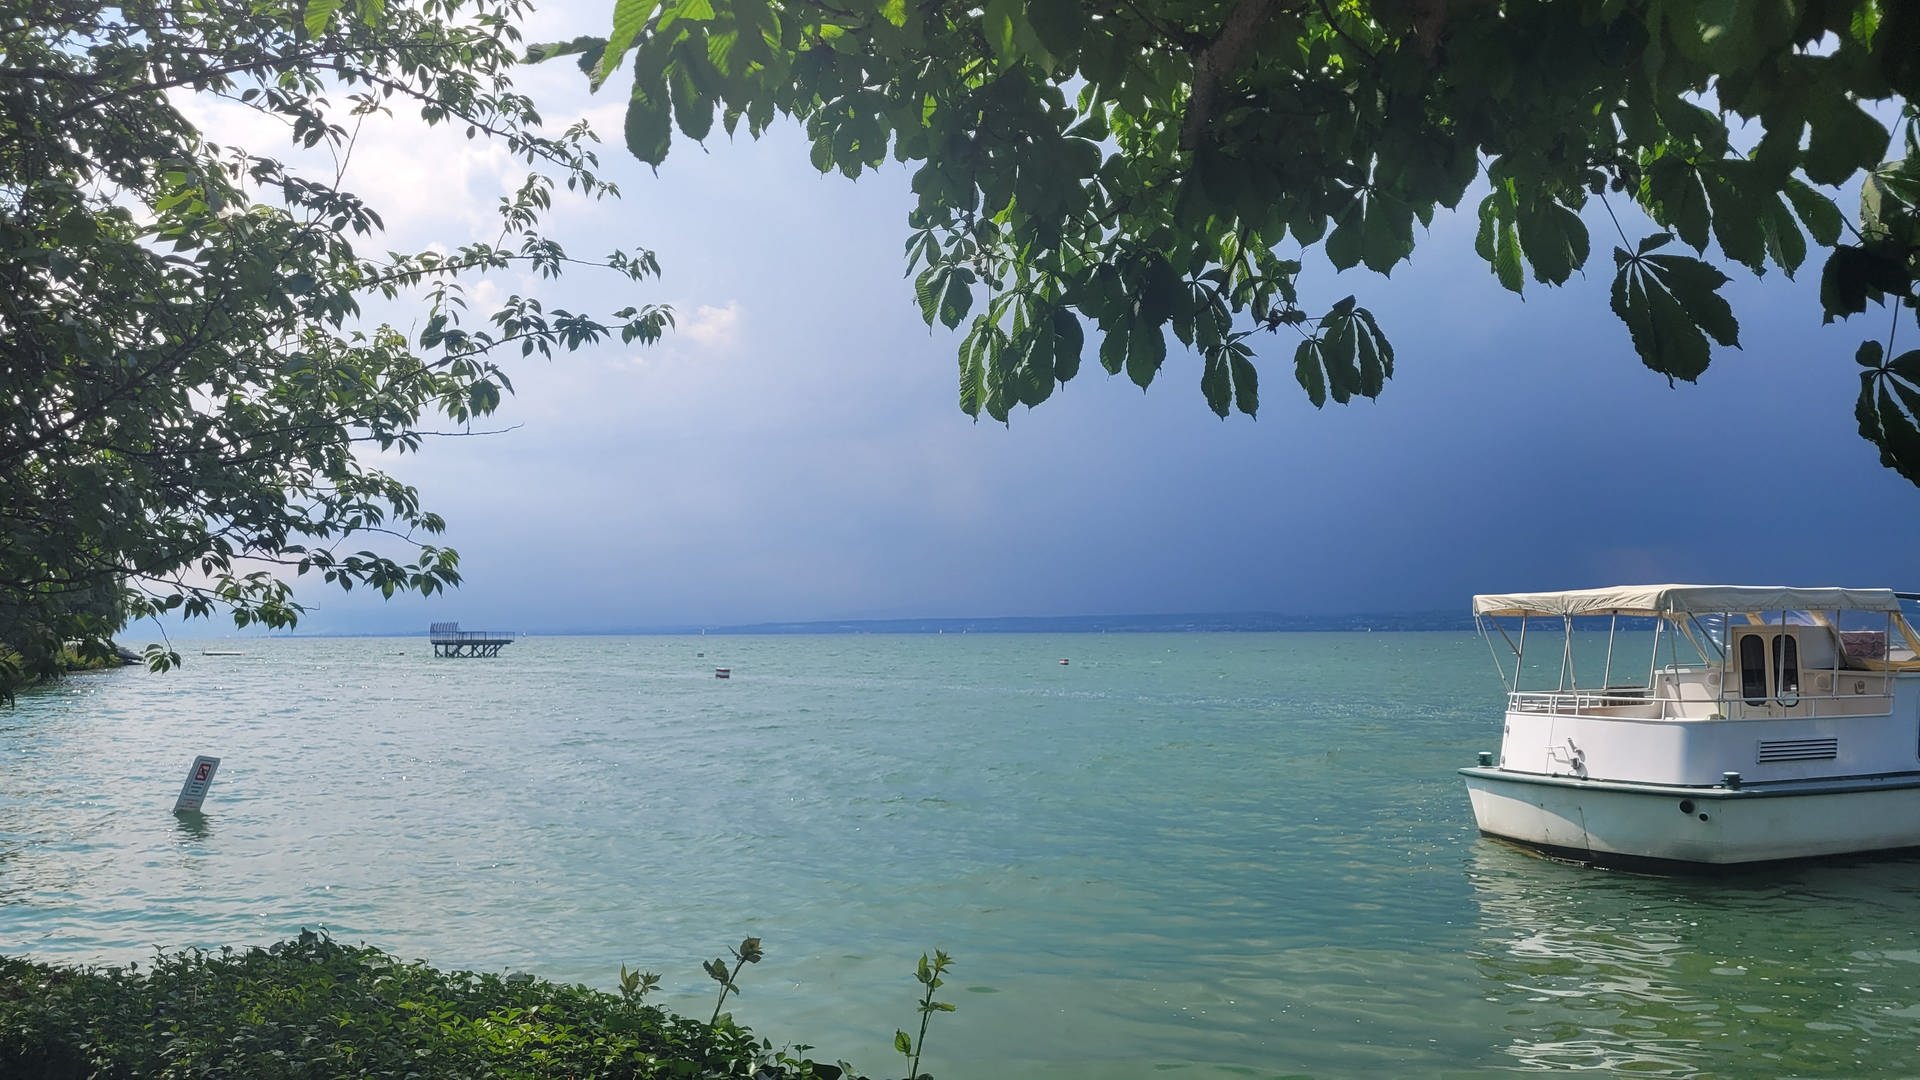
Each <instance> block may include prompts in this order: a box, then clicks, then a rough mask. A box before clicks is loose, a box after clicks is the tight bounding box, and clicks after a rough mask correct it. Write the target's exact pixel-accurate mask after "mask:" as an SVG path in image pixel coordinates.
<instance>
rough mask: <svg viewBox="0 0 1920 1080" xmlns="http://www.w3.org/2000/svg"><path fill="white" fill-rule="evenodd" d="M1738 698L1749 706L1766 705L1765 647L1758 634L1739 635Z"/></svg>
mask: <svg viewBox="0 0 1920 1080" xmlns="http://www.w3.org/2000/svg"><path fill="white" fill-rule="evenodd" d="M1740 696H1741V697H1742V698H1744V699H1746V702H1747V704H1749V705H1765V704H1766V703H1767V646H1766V643H1765V642H1763V641H1761V640H1760V635H1759V634H1742V635H1740Z"/></svg>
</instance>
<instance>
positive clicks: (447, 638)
mask: <svg viewBox="0 0 1920 1080" xmlns="http://www.w3.org/2000/svg"><path fill="white" fill-rule="evenodd" d="M428 636H429V638H430V639H431V640H432V641H433V655H435V656H499V655H500V650H501V649H504V648H506V647H507V646H509V645H511V644H513V634H511V633H510V632H508V631H504V630H462V629H460V624H459V623H457V622H437V623H434V624H433V626H432V627H431V629H430V631H429V634H428Z"/></svg>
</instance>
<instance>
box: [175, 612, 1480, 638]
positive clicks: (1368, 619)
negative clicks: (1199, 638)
mask: <svg viewBox="0 0 1920 1080" xmlns="http://www.w3.org/2000/svg"><path fill="white" fill-rule="evenodd" d="M435 621H439V622H444V621H450V620H435ZM196 629H197V628H196ZM462 629H465V630H482V631H493V632H499V633H509V634H513V635H515V636H519V637H697V636H701V635H708V636H719V637H740V636H752V635H759V636H781V635H794V636H805V635H829V634H903V635H907V634H915V635H917V634H945V633H975V634H1046V633H1063V634H1073V633H1338V632H1370V631H1381V632H1388V633H1394V632H1433V631H1460V630H1472V629H1473V616H1472V615H1471V614H1469V613H1466V612H1453V611H1437V610H1436V611H1398V612H1358V613H1353V614H1343V615H1287V614H1282V613H1278V612H1199V613H1180V614H1168V615H1147V614H1136V615H996V616H985V617H953V616H949V617H939V618H886V619H797V620H772V621H764V622H751V623H728V624H720V625H715V624H699V623H666V624H658V625H653V626H613V627H601V628H593V627H568V628H562V629H529V630H522V629H517V628H510V627H500V626H495V625H491V624H489V625H487V626H481V625H479V624H474V625H471V626H469V625H466V624H465V623H464V622H463V623H462ZM428 633H429V630H428V629H427V628H426V627H422V628H420V629H418V630H319V631H302V630H298V629H295V630H291V631H286V632H273V633H269V634H268V635H266V636H269V637H313V638H347V637H426V636H427V635H428ZM193 636H200V635H193ZM204 636H214V635H204ZM219 636H234V635H231V634H223V635H219Z"/></svg>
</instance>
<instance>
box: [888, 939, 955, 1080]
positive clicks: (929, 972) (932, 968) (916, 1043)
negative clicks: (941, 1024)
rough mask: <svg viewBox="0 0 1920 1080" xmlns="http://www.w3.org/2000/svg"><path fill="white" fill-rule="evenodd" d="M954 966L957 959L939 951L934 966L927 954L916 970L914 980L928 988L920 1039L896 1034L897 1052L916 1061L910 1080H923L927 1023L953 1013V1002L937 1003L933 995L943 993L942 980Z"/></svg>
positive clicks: (922, 1003)
mask: <svg viewBox="0 0 1920 1080" xmlns="http://www.w3.org/2000/svg"><path fill="white" fill-rule="evenodd" d="M952 966H953V957H951V956H948V955H947V954H946V953H943V952H941V951H940V950H939V949H935V950H933V962H932V963H928V962H927V954H926V953H921V954H920V964H919V966H918V967H917V968H915V969H914V973H913V977H914V978H916V979H918V980H920V985H921V986H924V987H926V988H927V990H926V993H925V994H922V995H921V997H920V1035H919V1037H918V1038H912V1037H909V1036H908V1035H907V1033H906V1032H904V1031H895V1032H894V1033H893V1048H894V1049H895V1050H898V1051H900V1053H901V1055H902V1056H904V1057H907V1058H910V1059H912V1062H911V1064H909V1065H908V1066H907V1080H920V1052H921V1051H922V1050H925V1049H926V1043H927V1021H929V1020H931V1019H933V1014H934V1013H937V1012H952V1011H953V1008H954V1007H953V1004H952V1003H951V1002H946V1001H935V1000H933V992H934V991H935V990H938V989H940V985H941V983H942V982H943V981H944V980H942V979H941V978H940V976H942V975H944V974H946V972H947V969H948V968H950V967H952Z"/></svg>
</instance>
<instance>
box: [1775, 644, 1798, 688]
mask: <svg viewBox="0 0 1920 1080" xmlns="http://www.w3.org/2000/svg"><path fill="white" fill-rule="evenodd" d="M1773 694H1774V699H1775V700H1777V701H1779V702H1780V704H1782V705H1786V706H1794V705H1798V704H1800V643H1799V642H1798V641H1797V640H1795V639H1794V637H1793V635H1792V634H1781V635H1780V636H1778V637H1776V638H1774V639H1773Z"/></svg>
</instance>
